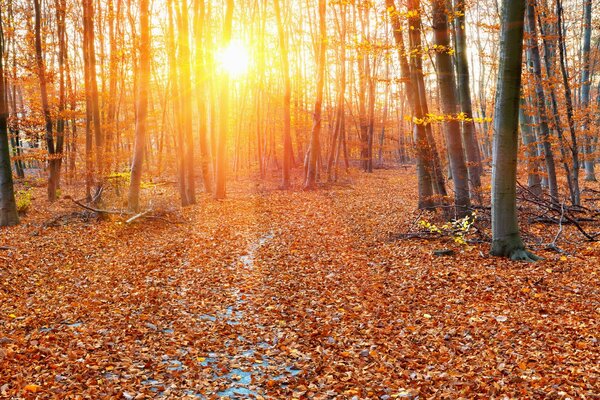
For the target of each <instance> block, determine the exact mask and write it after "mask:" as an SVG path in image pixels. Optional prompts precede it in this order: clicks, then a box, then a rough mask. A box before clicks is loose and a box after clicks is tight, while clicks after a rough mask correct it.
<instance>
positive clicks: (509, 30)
mask: <svg viewBox="0 0 600 400" xmlns="http://www.w3.org/2000/svg"><path fill="white" fill-rule="evenodd" d="M526 1H527V0H503V10H502V28H501V29H502V32H501V43H500V67H499V70H498V84H497V89H496V108H495V112H494V116H495V118H494V156H493V158H494V160H493V166H492V249H491V253H492V255H495V256H501V257H509V258H511V259H512V260H526V261H534V260H536V259H537V257H536V256H534V255H533V254H531V253H529V252H528V251H526V250H525V246H524V244H523V241H522V240H521V236H520V233H519V221H518V219H517V196H516V186H517V184H516V183H517V151H518V145H519V140H518V131H519V128H518V127H519V99H520V95H521V68H522V61H523V45H522V43H523V22H524V16H525V3H526Z"/></svg>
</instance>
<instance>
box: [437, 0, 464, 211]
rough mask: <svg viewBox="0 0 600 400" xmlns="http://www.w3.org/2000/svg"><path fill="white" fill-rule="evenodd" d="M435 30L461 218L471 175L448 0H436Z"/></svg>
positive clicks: (444, 125) (442, 103)
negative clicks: (460, 117) (459, 112)
mask: <svg viewBox="0 0 600 400" xmlns="http://www.w3.org/2000/svg"><path fill="white" fill-rule="evenodd" d="M432 6H433V31H434V37H435V44H436V45H437V46H438V49H437V51H436V53H435V59H436V64H437V78H438V86H439V88H440V96H441V105H442V112H443V113H444V122H443V127H444V131H445V133H446V143H447V146H448V158H449V159H450V169H451V171H452V181H453V182H454V205H455V213H456V216H457V217H458V218H462V217H464V216H465V215H466V213H467V210H468V207H469V206H470V201H469V181H468V176H467V165H466V164H465V156H464V151H463V146H462V139H461V131H460V124H459V121H458V119H457V118H456V114H457V110H458V105H459V104H458V99H457V98H456V94H457V93H458V88H457V86H456V80H455V78H454V71H453V68H452V58H451V57H450V29H449V27H448V17H447V14H446V4H445V1H444V0H433V3H432Z"/></svg>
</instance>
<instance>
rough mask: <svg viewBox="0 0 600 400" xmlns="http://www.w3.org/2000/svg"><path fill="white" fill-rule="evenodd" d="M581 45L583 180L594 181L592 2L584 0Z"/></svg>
mask: <svg viewBox="0 0 600 400" xmlns="http://www.w3.org/2000/svg"><path fill="white" fill-rule="evenodd" d="M583 24H584V28H583V45H582V50H581V51H582V58H583V66H582V71H581V98H580V103H581V109H582V111H583V122H582V124H581V131H582V132H583V134H584V141H585V146H584V153H585V159H584V164H585V180H586V181H596V174H595V171H594V166H595V164H596V160H595V159H594V155H593V153H594V150H593V149H594V146H593V145H592V135H591V132H590V109H589V107H590V89H591V86H592V75H593V71H592V68H591V63H590V50H591V42H592V0H585V1H584V3H583Z"/></svg>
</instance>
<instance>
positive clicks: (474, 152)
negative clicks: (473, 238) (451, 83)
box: [455, 0, 483, 201]
mask: <svg viewBox="0 0 600 400" xmlns="http://www.w3.org/2000/svg"><path fill="white" fill-rule="evenodd" d="M455 4H456V7H455V8H456V10H455V11H456V13H455V14H456V20H455V26H456V29H455V33H456V34H455V42H456V70H457V77H458V94H459V98H460V109H461V111H462V113H463V114H464V117H465V120H464V121H463V122H462V140H463V145H464V148H465V156H466V162H467V171H468V173H469V185H470V187H471V198H473V199H475V200H477V201H480V200H481V194H480V191H481V172H482V168H483V167H482V165H481V155H480V154H479V143H478V140H477V133H476V131H475V122H474V121H473V106H472V101H471V81H470V75H469V62H468V60H467V43H466V33H465V30H466V29H465V24H466V21H465V0H455Z"/></svg>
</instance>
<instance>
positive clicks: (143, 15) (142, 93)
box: [128, 0, 151, 212]
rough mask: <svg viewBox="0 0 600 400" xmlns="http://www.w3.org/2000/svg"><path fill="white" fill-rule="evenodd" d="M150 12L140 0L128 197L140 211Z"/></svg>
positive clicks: (146, 1)
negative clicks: (136, 87)
mask: <svg viewBox="0 0 600 400" xmlns="http://www.w3.org/2000/svg"><path fill="white" fill-rule="evenodd" d="M148 14H149V0H140V70H139V82H138V96H137V107H136V114H135V143H134V146H133V161H132V164H131V183H130V186H129V197H128V206H129V209H130V210H131V211H135V212H137V211H139V208H140V184H141V182H142V166H143V161H144V148H145V146H146V127H147V122H146V121H147V115H148V89H149V86H150V60H151V57H150V52H151V39H150V23H149V16H148Z"/></svg>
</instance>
